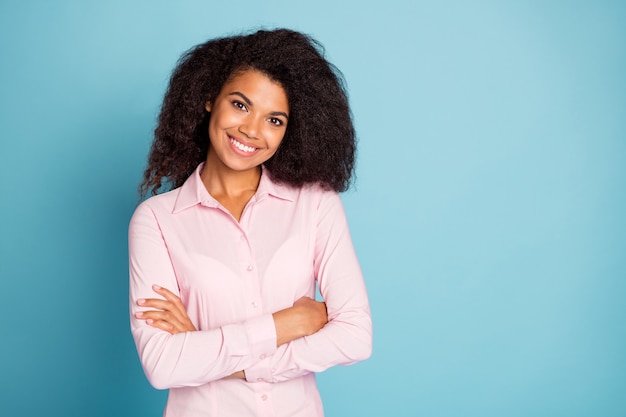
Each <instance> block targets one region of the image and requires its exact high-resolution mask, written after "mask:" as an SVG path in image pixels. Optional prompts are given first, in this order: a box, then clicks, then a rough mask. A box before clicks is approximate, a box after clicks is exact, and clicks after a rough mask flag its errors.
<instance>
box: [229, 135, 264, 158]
mask: <svg viewBox="0 0 626 417" xmlns="http://www.w3.org/2000/svg"><path fill="white" fill-rule="evenodd" d="M233 140H234V141H237V142H239V143H241V144H242V145H244V146H248V147H250V148H254V151H252V152H245V151H242V150H241V149H239V148H238V147H236V146H235V145H234V144H233V142H232V141H233ZM228 144H229V145H230V148H231V149H232V150H233V152H235V153H236V154H237V155H240V156H242V157H244V158H245V157H248V158H249V157H251V156H254V155H256V154H257V152H258V151H259V149H260V148H258V147H256V146H254V145H253V144H251V143H250V142H246V141H245V140H241V139H239V138H236V137H234V136H230V135H228Z"/></svg>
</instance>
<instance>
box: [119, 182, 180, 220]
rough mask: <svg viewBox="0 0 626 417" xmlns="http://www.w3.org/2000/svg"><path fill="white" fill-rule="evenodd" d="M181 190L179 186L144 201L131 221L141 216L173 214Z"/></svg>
mask: <svg viewBox="0 0 626 417" xmlns="http://www.w3.org/2000/svg"><path fill="white" fill-rule="evenodd" d="M179 192H180V188H177V189H174V190H171V191H168V192H165V193H163V194H158V195H155V196H152V197H149V198H147V199H146V200H144V201H142V202H141V203H140V204H139V205H138V206H137V208H136V209H135V212H134V213H133V216H132V218H131V223H132V222H133V221H134V220H136V219H137V218H139V217H145V216H151V217H160V216H163V215H168V214H171V213H172V212H173V211H174V207H175V204H176V200H177V199H178V194H179Z"/></svg>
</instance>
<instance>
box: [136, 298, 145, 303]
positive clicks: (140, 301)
mask: <svg viewBox="0 0 626 417" xmlns="http://www.w3.org/2000/svg"><path fill="white" fill-rule="evenodd" d="M145 302H146V300H144V299H143V298H140V299H139V300H137V304H139V305H143V303H145Z"/></svg>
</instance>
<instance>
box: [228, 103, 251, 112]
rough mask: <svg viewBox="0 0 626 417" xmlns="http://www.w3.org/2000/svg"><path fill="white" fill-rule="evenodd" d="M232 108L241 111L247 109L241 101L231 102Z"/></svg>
mask: <svg viewBox="0 0 626 417" xmlns="http://www.w3.org/2000/svg"><path fill="white" fill-rule="evenodd" d="M232 103H233V106H235V107H237V108H238V109H239V110H243V111H247V110H248V108H247V107H246V105H245V104H243V103H242V102H241V101H239V100H233V102H232Z"/></svg>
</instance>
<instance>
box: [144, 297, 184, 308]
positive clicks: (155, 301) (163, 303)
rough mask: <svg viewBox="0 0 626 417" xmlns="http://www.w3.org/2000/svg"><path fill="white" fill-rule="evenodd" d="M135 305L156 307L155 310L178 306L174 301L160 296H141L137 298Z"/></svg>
mask: <svg viewBox="0 0 626 417" xmlns="http://www.w3.org/2000/svg"><path fill="white" fill-rule="evenodd" d="M137 305H139V306H141V307H145V308H156V309H157V310H168V311H175V310H178V306H176V305H175V304H174V303H172V302H171V301H167V300H162V299H160V298H142V299H139V300H137Z"/></svg>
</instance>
